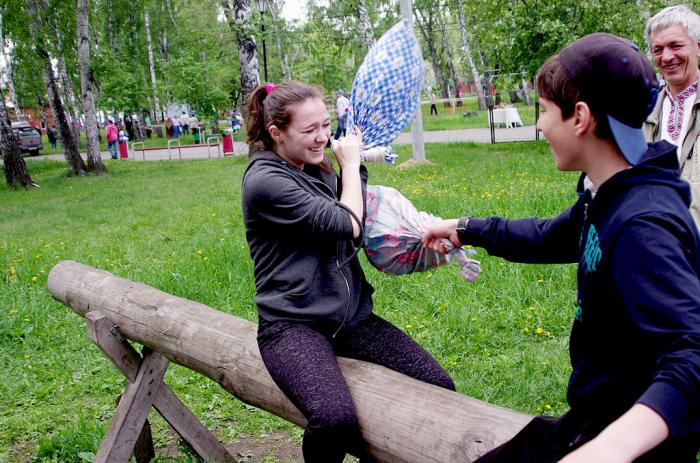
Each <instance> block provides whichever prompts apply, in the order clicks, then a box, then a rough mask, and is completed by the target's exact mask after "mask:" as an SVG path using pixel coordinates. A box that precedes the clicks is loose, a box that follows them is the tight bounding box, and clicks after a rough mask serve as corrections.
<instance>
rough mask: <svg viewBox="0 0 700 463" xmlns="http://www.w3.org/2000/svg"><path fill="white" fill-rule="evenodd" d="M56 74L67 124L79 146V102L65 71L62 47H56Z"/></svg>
mask: <svg viewBox="0 0 700 463" xmlns="http://www.w3.org/2000/svg"><path fill="white" fill-rule="evenodd" d="M57 49H58V53H59V58H58V73H59V75H60V77H61V84H62V87H63V93H64V94H65V95H66V97H65V99H64V101H65V102H66V106H67V109H68V115H69V116H70V117H69V119H70V120H69V121H68V122H69V124H70V127H71V130H72V131H73V136H74V137H75V140H76V143H77V144H78V146H80V114H79V113H78V106H79V105H80V102H79V101H78V99H77V98H76V97H75V92H73V81H72V80H71V78H70V77H69V76H68V71H67V70H66V61H65V59H64V58H63V50H62V47H60V46H58V47H57Z"/></svg>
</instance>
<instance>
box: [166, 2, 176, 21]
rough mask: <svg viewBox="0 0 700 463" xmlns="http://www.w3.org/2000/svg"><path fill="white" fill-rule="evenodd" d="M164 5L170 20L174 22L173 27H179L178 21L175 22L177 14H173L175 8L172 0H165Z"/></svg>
mask: <svg viewBox="0 0 700 463" xmlns="http://www.w3.org/2000/svg"><path fill="white" fill-rule="evenodd" d="M163 7H164V8H165V10H166V11H167V12H168V17H169V18H170V21H171V22H172V23H173V27H177V23H176V22H175V15H174V14H173V8H172V5H171V4H170V0H163Z"/></svg>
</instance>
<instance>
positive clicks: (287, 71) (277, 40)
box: [268, 0, 292, 80]
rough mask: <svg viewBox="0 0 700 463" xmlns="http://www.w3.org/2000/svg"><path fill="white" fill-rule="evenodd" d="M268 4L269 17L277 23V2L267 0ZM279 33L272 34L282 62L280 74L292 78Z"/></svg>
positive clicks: (285, 78)
mask: <svg viewBox="0 0 700 463" xmlns="http://www.w3.org/2000/svg"><path fill="white" fill-rule="evenodd" d="M268 5H269V7H270V17H271V18H272V22H273V24H277V18H279V3H277V0H268ZM281 35H282V34H274V36H275V46H276V47H277V54H278V55H279V57H280V63H282V75H283V76H284V80H292V70H291V68H290V66H289V58H288V57H287V52H286V50H285V49H284V48H283V47H282V39H281Z"/></svg>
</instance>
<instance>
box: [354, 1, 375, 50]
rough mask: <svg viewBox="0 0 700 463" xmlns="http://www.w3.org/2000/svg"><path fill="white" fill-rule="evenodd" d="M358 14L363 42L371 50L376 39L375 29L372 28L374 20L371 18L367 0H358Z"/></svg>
mask: <svg viewBox="0 0 700 463" xmlns="http://www.w3.org/2000/svg"><path fill="white" fill-rule="evenodd" d="M357 15H358V17H359V19H360V32H361V35H362V42H363V43H364V44H365V47H366V48H367V49H368V50H369V49H370V48H372V47H373V46H374V43H375V42H376V40H375V39H374V29H373V28H372V21H371V20H370V19H369V13H368V12H367V5H366V4H365V0H357Z"/></svg>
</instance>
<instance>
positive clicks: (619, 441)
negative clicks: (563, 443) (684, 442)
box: [559, 404, 669, 463]
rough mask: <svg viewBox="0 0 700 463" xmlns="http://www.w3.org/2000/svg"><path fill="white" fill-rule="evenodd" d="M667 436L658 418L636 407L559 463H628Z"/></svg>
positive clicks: (661, 420)
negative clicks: (593, 462)
mask: <svg viewBox="0 0 700 463" xmlns="http://www.w3.org/2000/svg"><path fill="white" fill-rule="evenodd" d="M668 435H669V429H668V426H667V425H666V422H665V421H664V419H663V418H661V415H659V414H658V413H656V412H655V411H654V410H652V409H651V408H649V407H647V406H646V405H643V404H636V405H634V406H633V407H632V408H630V409H629V410H628V411H627V412H626V413H625V414H624V415H622V416H621V417H620V418H618V419H617V420H615V421H613V422H612V423H610V425H608V427H607V428H605V429H604V430H603V431H602V432H601V433H600V434H598V436H597V437H596V438H595V439H593V440H591V441H590V442H588V443H586V444H585V445H583V446H581V447H580V448H579V449H576V450H574V451H573V452H571V453H570V454H568V455H567V456H566V457H564V458H563V459H561V460H559V463H590V462H592V461H595V462H597V463H606V462H610V463H627V462H631V461H634V460H635V459H636V458H638V457H639V456H641V455H643V454H645V453H646V452H648V451H649V450H651V449H653V448H654V447H656V446H657V445H659V444H660V443H661V442H663V441H664V440H665V439H666V437H668Z"/></svg>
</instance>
